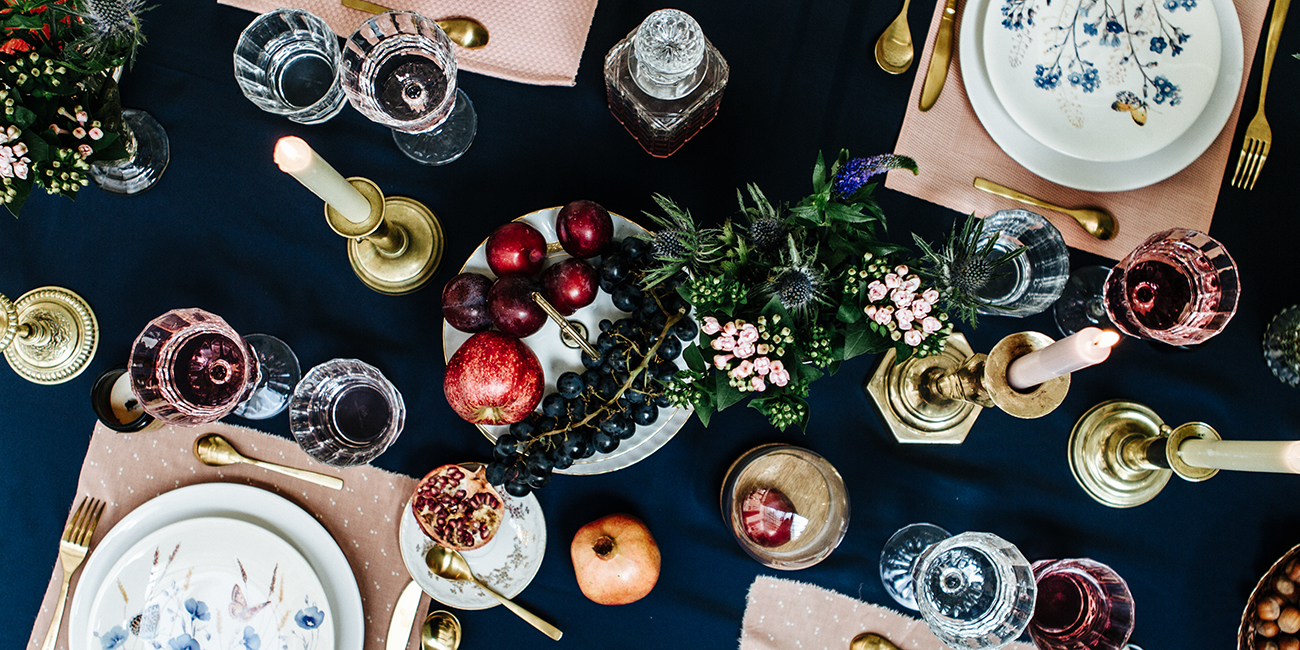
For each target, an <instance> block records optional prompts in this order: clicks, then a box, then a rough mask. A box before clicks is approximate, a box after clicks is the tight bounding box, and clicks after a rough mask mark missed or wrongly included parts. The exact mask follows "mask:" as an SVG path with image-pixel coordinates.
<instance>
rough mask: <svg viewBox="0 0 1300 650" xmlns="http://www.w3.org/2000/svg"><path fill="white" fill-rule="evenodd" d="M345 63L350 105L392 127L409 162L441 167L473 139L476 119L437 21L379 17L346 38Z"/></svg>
mask: <svg viewBox="0 0 1300 650" xmlns="http://www.w3.org/2000/svg"><path fill="white" fill-rule="evenodd" d="M342 65H343V91H344V92H345V93H347V96H348V101H349V102H350V103H351V104H352V106H353V107H354V108H356V109H357V110H358V111H360V112H361V114H362V115H365V116H366V117H368V118H370V119H371V120H373V121H375V122H378V123H379V124H383V125H385V126H388V127H391V128H392V129H393V140H394V141H396V142H397V146H398V148H400V149H401V150H402V152H403V153H405V154H406V155H407V156H409V157H410V158H411V159H412V160H415V161H416V162H418V163H421V164H424V165H443V164H446V163H449V162H451V161H453V160H455V159H457V158H459V157H460V156H461V154H464V153H465V150H466V149H469V146H470V143H472V142H473V141H474V134H475V133H476V132H477V130H478V116H477V115H476V114H475V113H474V104H473V103H471V102H470V101H469V97H468V96H466V95H465V92H464V91H462V90H460V89H458V88H456V55H455V52H454V51H453V50H452V42H451V39H449V38H447V34H446V33H445V32H443V31H442V28H441V27H439V26H438V24H437V23H436V22H434V21H432V20H429V19H428V18H425V17H423V16H421V15H419V14H416V13H411V12H409V11H389V12H387V13H383V14H379V15H378V16H375V17H374V18H371V19H370V20H367V21H366V22H365V23H362V25H361V27H360V28H358V29H357V31H356V33H354V34H353V35H352V37H351V38H349V39H348V41H347V43H346V44H345V45H344V47H343V62H342Z"/></svg>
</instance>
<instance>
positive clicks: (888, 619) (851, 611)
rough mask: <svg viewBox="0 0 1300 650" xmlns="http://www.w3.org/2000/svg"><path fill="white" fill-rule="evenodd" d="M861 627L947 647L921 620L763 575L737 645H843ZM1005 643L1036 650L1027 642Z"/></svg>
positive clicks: (752, 590) (826, 648)
mask: <svg viewBox="0 0 1300 650" xmlns="http://www.w3.org/2000/svg"><path fill="white" fill-rule="evenodd" d="M863 632H875V633H876V634H879V635H880V636H883V637H885V638H886V639H889V640H890V641H891V642H893V644H894V645H896V646H898V647H899V648H900V649H901V650H950V649H949V648H948V646H946V645H944V643H943V642H942V641H940V640H939V638H938V637H936V636H935V635H934V634H932V633H931V632H930V628H928V627H926V625H925V623H924V622H922V621H921V620H920V619H916V618H912V617H911V616H904V615H902V614H899V613H898V612H895V611H893V610H891V609H887V608H885V607H881V606H879V605H872V604H870V603H864V602H862V601H860V600H855V599H853V598H849V597H848V596H844V595H841V594H837V593H835V592H833V591H830V590H829V589H822V588H821V587H817V586H814V585H810V584H807V583H803V582H796V581H794V580H787V579H784V578H769V577H767V576H759V577H758V579H757V580H754V584H752V585H750V586H749V596H748V597H747V598H746V599H745V618H744V620H743V621H742V622H741V626H740V650H845V648H848V647H849V642H851V641H853V637H856V636H857V635H859V634H862V633H863ZM1006 648H1007V650H1034V646H1032V645H1030V644H1028V643H1012V644H1010V645H1008V646H1006Z"/></svg>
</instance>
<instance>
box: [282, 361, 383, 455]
mask: <svg viewBox="0 0 1300 650" xmlns="http://www.w3.org/2000/svg"><path fill="white" fill-rule="evenodd" d="M405 422H406V405H405V403H404V402H403V401H402V394H401V393H399V392H397V388H396V387H395V386H393V384H392V382H390V381H388V379H387V378H386V377H384V375H383V373H381V372H379V369H377V368H375V367H374V366H372V365H370V364H368V363H365V362H363V361H358V360H356V359H332V360H330V361H326V362H325V363H322V364H321V365H319V366H316V367H315V368H312V369H311V370H309V371H307V374H306V376H304V377H303V378H302V381H301V382H299V383H298V387H297V388H296V389H295V390H294V392H293V398H292V399H291V400H290V402H289V430H290V431H291V432H293V437H294V438H295V439H296V440H297V441H298V446H300V447H302V449H303V451H305V452H307V455H308V456H311V457H312V458H315V459H316V460H318V461H320V462H322V463H325V464H326V465H333V466H335V467H350V466H352V465H360V464H362V463H368V462H370V461H372V460H374V459H375V458H376V457H377V456H379V454H382V453H384V450H386V449H388V446H389V445H391V444H393V441H395V440H397V436H398V435H399V434H400V433H401V432H402V426H403V425H404V424H405Z"/></svg>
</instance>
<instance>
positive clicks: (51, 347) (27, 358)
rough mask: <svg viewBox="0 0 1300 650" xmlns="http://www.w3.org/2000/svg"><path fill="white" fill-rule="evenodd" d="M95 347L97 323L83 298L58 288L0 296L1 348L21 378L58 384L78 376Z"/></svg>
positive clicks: (40, 382)
mask: <svg viewBox="0 0 1300 650" xmlns="http://www.w3.org/2000/svg"><path fill="white" fill-rule="evenodd" d="M98 347H99V321H98V320H97V319H96V318H95V312H94V311H92V310H91V309H90V305H89V304H88V303H87V302H86V301H85V299H84V298H82V297H81V296H79V295H77V294H76V293H73V292H72V291H70V290H68V289H64V288H62V287H41V288H39V289H33V290H31V291H28V292H27V293H25V294H23V295H22V296H19V297H18V300H15V301H12V302H10V300H9V299H8V298H6V297H5V296H3V295H0V350H2V351H4V355H5V360H6V361H8V362H9V366H10V367H11V368H13V369H14V372H16V373H18V375H19V376H21V377H22V378H23V379H26V380H28V381H31V382H35V383H37V384H61V383H63V382H65V381H69V380H71V379H72V378H74V377H76V376H77V375H80V374H81V373H82V371H84V370H85V369H86V366H88V365H90V360H91V359H92V358H94V356H95V350H96V349H97V348H98Z"/></svg>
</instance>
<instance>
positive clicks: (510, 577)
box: [398, 491, 546, 609]
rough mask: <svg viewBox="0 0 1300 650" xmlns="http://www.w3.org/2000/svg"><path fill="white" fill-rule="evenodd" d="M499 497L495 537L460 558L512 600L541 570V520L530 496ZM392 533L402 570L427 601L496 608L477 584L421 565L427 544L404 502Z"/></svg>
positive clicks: (430, 542) (543, 533) (543, 548)
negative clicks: (501, 512) (501, 516)
mask: <svg viewBox="0 0 1300 650" xmlns="http://www.w3.org/2000/svg"><path fill="white" fill-rule="evenodd" d="M500 494H501V500H502V501H504V502H505V506H506V518H505V521H503V522H501V527H500V528H498V529H497V534H496V535H495V536H494V537H493V538H492V540H491V541H489V542H488V543H487V544H485V545H484V546H482V547H481V548H476V549H474V550H472V551H463V552H462V555H464V556H465V559H466V560H467V561H468V562H469V568H470V569H471V570H473V571H474V575H475V576H478V578H479V579H480V580H482V581H483V582H486V583H488V584H489V585H491V586H492V588H493V589H496V590H497V593H500V594H501V595H502V596H505V597H506V598H514V597H515V596H518V595H519V593H520V592H522V591H523V590H524V588H525V587H527V586H528V583H530V582H532V581H533V576H535V575H537V570H538V569H540V568H541V566H542V558H543V556H544V555H545V554H546V519H545V517H543V516H542V507H541V505H540V504H538V503H537V496H536V495H535V494H529V495H528V496H526V497H524V498H522V499H521V498H519V497H512V496H510V495H509V494H506V493H505V491H502V492H500ZM398 534H399V535H400V537H401V544H400V546H401V548H402V561H403V562H405V563H406V570H407V571H409V572H410V573H411V578H412V579H414V580H415V582H416V584H418V585H420V588H421V589H423V590H424V593H426V594H429V597H430V598H433V599H434V600H436V601H438V602H440V603H442V604H444V605H447V606H448V607H455V608H457V609H488V608H489V607H496V606H497V605H499V604H500V603H499V602H497V599H495V598H493V597H492V596H491V594H489V593H487V592H486V591H483V590H482V589H480V588H479V587H478V585H475V584H473V583H470V582H459V581H455V580H447V579H444V578H439V577H438V576H435V575H433V572H432V571H430V570H429V567H428V566H427V565H426V564H425V563H424V556H425V554H426V553H428V552H429V549H431V548H433V540H432V539H429V537H428V536H427V535H425V534H424V531H422V530H420V524H419V523H418V522H416V521H415V514H414V513H412V512H411V503H410V502H409V501H408V502H407V503H406V507H405V508H403V509H402V523H401V526H400V528H399V532H398Z"/></svg>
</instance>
